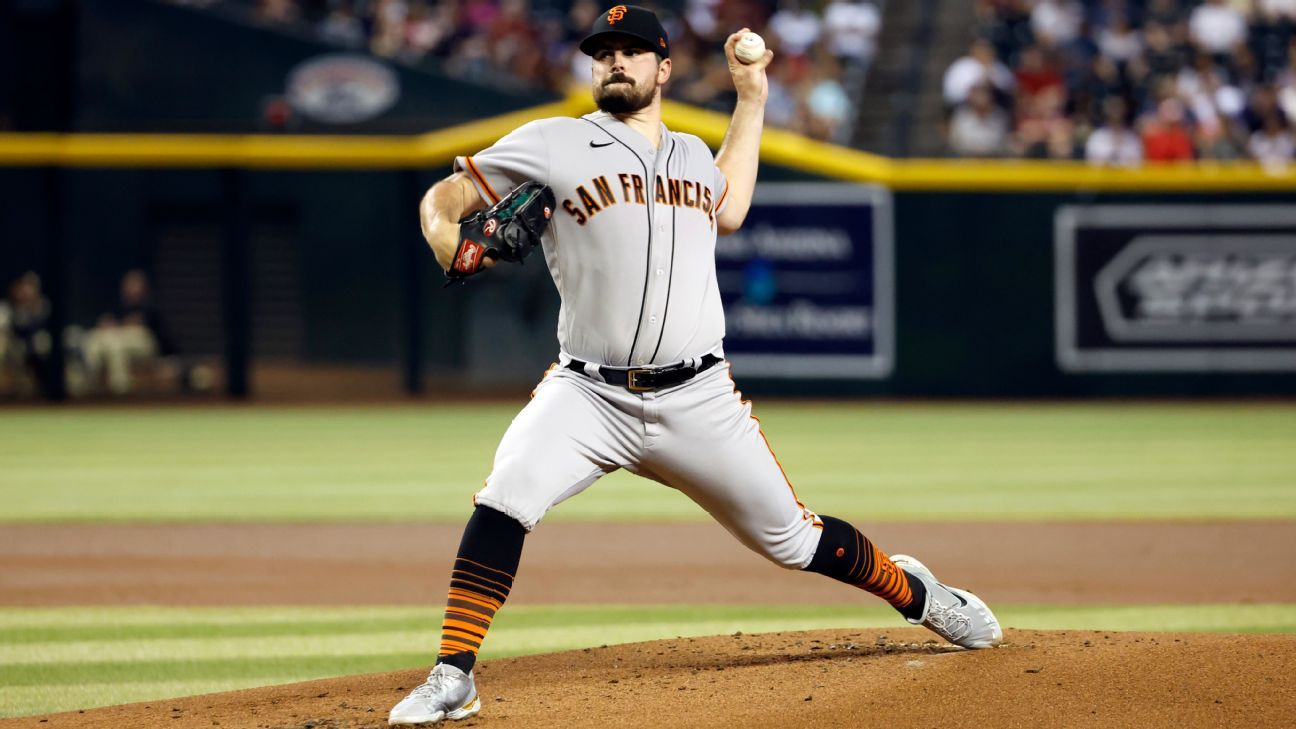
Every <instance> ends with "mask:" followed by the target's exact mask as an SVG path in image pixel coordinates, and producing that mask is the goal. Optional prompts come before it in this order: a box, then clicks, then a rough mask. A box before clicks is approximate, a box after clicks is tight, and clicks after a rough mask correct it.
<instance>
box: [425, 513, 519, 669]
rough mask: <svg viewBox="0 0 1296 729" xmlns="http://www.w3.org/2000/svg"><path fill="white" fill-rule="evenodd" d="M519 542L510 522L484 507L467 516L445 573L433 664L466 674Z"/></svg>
mask: <svg viewBox="0 0 1296 729" xmlns="http://www.w3.org/2000/svg"><path fill="white" fill-rule="evenodd" d="M525 538H526V530H525V529H523V528H522V525H521V524H519V523H518V522H517V521H516V520H515V519H513V518H512V517H509V516H506V515H504V514H502V513H500V512H498V511H495V510H494V509H491V508H489V507H485V506H478V507H477V509H476V510H475V511H474V512H473V515H472V518H471V519H469V520H468V526H467V528H465V529H464V535H463V540H462V541H460V542H459V554H458V556H457V557H456V558H455V563H454V568H453V569H452V570H451V572H450V592H449V594H448V595H447V596H446V609H445V618H444V619H443V620H442V621H441V649H440V651H439V652H438V655H437V663H449V664H451V665H453V666H454V667H456V668H458V669H459V670H461V671H463V672H464V673H468V672H469V671H471V670H472V668H473V665H474V664H476V662H477V652H478V651H480V650H481V646H482V641H484V640H486V633H487V632H488V631H489V630H490V626H491V622H492V621H493V620H494V619H495V613H496V612H498V611H499V609H500V608H501V607H503V606H504V601H505V600H507V599H508V595H509V591H510V590H512V589H513V576H514V575H515V574H517V569H518V563H519V562H520V561H521V559H522V542H523V540H524V539H525Z"/></svg>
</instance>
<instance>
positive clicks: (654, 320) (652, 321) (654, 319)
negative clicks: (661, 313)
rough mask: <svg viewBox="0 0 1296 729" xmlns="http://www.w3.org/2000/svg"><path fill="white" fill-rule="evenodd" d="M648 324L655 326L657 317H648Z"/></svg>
mask: <svg viewBox="0 0 1296 729" xmlns="http://www.w3.org/2000/svg"><path fill="white" fill-rule="evenodd" d="M648 323H650V324H656V323H657V317H655V316H650V317H648Z"/></svg>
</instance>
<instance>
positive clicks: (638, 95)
mask: <svg viewBox="0 0 1296 729" xmlns="http://www.w3.org/2000/svg"><path fill="white" fill-rule="evenodd" d="M617 81H624V82H625V83H616V82H617ZM613 84H614V85H613ZM656 91H657V89H656V88H655V87H653V86H648V85H645V86H644V87H643V88H639V86H638V84H636V83H635V80H634V79H632V78H630V77H629V76H626V75H625V74H620V73H614V74H612V75H611V76H609V77H608V78H607V79H606V80H605V81H604V82H603V83H602V84H601V85H599V86H595V87H594V103H595V104H597V105H598V108H599V109H601V110H603V111H606V112H607V113H609V114H632V113H634V112H636V111H639V110H640V109H643V108H644V107H646V106H648V105H649V104H651V103H652V100H653V96H654V94H655V93H656Z"/></svg>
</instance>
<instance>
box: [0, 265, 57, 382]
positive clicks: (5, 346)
mask: <svg viewBox="0 0 1296 729" xmlns="http://www.w3.org/2000/svg"><path fill="white" fill-rule="evenodd" d="M49 316H50V303H49V300H48V299H46V298H45V296H44V295H43V294H42V293H41V280H40V277H39V276H37V275H36V274H35V273H32V272H30V271H29V272H27V273H24V274H23V275H22V276H19V277H18V278H17V279H16V280H14V281H13V282H12V283H10V284H9V301H8V304H7V305H6V306H5V307H4V311H3V313H0V319H3V320H5V323H6V324H7V328H6V330H5V331H3V332H0V365H5V368H6V369H11V370H14V371H17V372H18V377H17V382H18V386H19V389H28V388H30V386H31V385H30V383H33V382H34V383H35V384H36V386H37V387H38V389H39V390H40V391H41V392H48V391H49V386H50V385H51V384H52V383H51V382H50V381H49V377H50V374H51V373H50V371H49V366H48V363H49V356H50V353H51V352H52V351H53V348H54V337H53V336H52V335H51V333H50V331H49Z"/></svg>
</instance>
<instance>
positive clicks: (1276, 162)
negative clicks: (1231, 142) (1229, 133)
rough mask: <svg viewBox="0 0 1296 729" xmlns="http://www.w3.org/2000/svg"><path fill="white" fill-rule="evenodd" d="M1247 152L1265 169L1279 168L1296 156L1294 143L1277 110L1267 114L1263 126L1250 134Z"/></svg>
mask: <svg viewBox="0 0 1296 729" xmlns="http://www.w3.org/2000/svg"><path fill="white" fill-rule="evenodd" d="M1247 152H1248V153H1250V155H1251V156H1252V157H1253V158H1255V160H1256V161H1257V162H1259V163H1260V164H1262V165H1264V166H1265V167H1266V168H1267V169H1272V170H1281V169H1283V168H1285V167H1286V166H1287V165H1288V164H1290V163H1291V161H1292V158H1293V157H1294V156H1296V143H1293V141H1292V135H1291V131H1290V130H1289V129H1288V128H1287V124H1286V122H1284V121H1283V118H1282V117H1281V116H1279V115H1278V113H1277V112H1270V113H1269V114H1267V115H1266V116H1265V118H1264V122H1263V126H1261V127H1260V129H1257V130H1256V131H1255V132H1253V133H1252V134H1251V138H1250V139H1249V140H1247Z"/></svg>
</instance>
